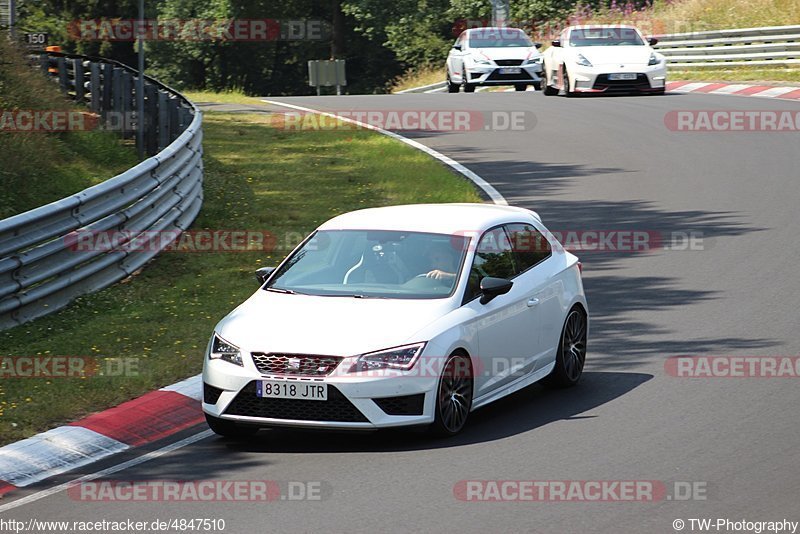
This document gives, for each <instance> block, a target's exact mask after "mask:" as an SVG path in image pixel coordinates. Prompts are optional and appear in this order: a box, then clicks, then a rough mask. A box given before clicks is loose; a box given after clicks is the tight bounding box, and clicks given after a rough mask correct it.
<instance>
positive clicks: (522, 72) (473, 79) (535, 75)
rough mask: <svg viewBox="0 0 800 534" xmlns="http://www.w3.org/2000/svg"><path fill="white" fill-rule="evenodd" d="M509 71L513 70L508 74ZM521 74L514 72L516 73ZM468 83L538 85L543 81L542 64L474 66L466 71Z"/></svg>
mask: <svg viewBox="0 0 800 534" xmlns="http://www.w3.org/2000/svg"><path fill="white" fill-rule="evenodd" d="M507 69H511V71H510V72H507ZM517 70H518V71H519V72H514V71H517ZM466 72H467V83H470V84H472V85H516V84H522V83H527V84H534V83H536V84H538V83H540V82H541V80H542V64H541V63H531V64H529V65H520V66H502V65H500V66H498V65H474V66H472V67H469V68H467V69H466Z"/></svg>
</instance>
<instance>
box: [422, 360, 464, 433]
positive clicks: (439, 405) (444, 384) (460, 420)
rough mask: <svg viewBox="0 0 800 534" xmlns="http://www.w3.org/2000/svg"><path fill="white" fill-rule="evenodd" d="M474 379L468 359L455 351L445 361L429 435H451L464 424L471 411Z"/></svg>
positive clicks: (437, 388) (457, 431)
mask: <svg viewBox="0 0 800 534" xmlns="http://www.w3.org/2000/svg"><path fill="white" fill-rule="evenodd" d="M473 383H474V377H473V373H472V362H471V361H470V359H469V356H467V355H466V354H463V353H460V352H454V353H453V354H451V355H450V356H449V357H448V358H447V360H446V361H445V364H444V367H443V368H442V375H441V376H440V377H439V383H438V385H437V386H436V406H435V410H436V413H435V416H434V420H433V424H432V425H431V432H432V433H433V434H434V435H437V436H440V437H449V436H454V435H456V434H458V433H459V432H461V430H462V429H463V428H464V426H465V425H466V424H467V419H468V418H469V412H470V410H471V409H472V396H473Z"/></svg>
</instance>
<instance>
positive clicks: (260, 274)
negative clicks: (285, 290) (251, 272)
mask: <svg viewBox="0 0 800 534" xmlns="http://www.w3.org/2000/svg"><path fill="white" fill-rule="evenodd" d="M274 271H275V267H262V268H260V269H257V270H256V280H258V285H260V286H263V285H264V282H266V281H267V278H269V275H271V274H272V273H273V272H274Z"/></svg>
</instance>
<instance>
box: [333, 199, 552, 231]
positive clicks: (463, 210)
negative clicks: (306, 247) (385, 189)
mask: <svg viewBox="0 0 800 534" xmlns="http://www.w3.org/2000/svg"><path fill="white" fill-rule="evenodd" d="M532 218H535V219H536V220H538V221H540V222H541V219H540V218H539V215H538V214H536V212H533V211H531V210H527V209H524V208H518V207H514V206H498V205H496V204H410V205H403V206H387V207H383V208H367V209H363V210H357V211H351V212H349V213H345V214H343V215H339V216H338V217H334V218H333V219H331V220H329V221H327V222H325V223H323V224H322V225H321V226H320V227H319V229H320V230H348V229H351V230H355V229H358V230H400V231H406V232H430V233H436V234H447V235H465V234H467V233H472V232H480V231H483V230H485V229H488V228H491V227H493V226H497V225H499V224H504V223H510V222H530V221H531V219H532Z"/></svg>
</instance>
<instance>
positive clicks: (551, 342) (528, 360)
mask: <svg viewBox="0 0 800 534" xmlns="http://www.w3.org/2000/svg"><path fill="white" fill-rule="evenodd" d="M257 276H258V277H259V280H260V281H261V287H260V288H259V290H258V291H256V292H255V293H254V294H253V295H252V296H251V297H250V298H249V299H247V300H246V301H245V302H244V303H243V304H241V305H240V306H239V307H237V308H236V309H235V310H233V311H232V312H231V313H230V314H229V315H228V316H227V317H225V318H224V319H222V320H221V321H220V322H219V324H218V325H217V326H216V328H215V330H214V333H213V335H212V336H211V340H210V341H209V344H208V348H207V352H206V355H205V359H204V367H203V404H202V406H203V411H204V412H205V414H206V419H207V421H208V424H209V426H210V427H211V429H212V430H214V432H216V433H218V434H221V435H225V436H242V435H247V434H250V433H253V432H255V431H256V430H257V429H258V428H259V427H270V426H295V427H314V428H337V429H376V428H382V427H396V426H404V425H431V426H432V429H433V430H434V431H435V432H436V433H438V434H440V435H450V434H455V433H457V432H459V431H460V430H461V429H462V428H463V427H464V424H465V423H466V421H467V418H468V416H469V413H470V412H471V411H472V410H474V409H476V408H479V407H481V406H484V405H486V404H488V403H490V402H492V401H495V400H497V399H499V398H501V397H504V396H506V395H508V394H510V393H513V392H514V391H517V390H519V389H521V388H524V387H526V386H528V385H530V384H532V383H534V382H536V381H539V380H542V379H547V381H549V382H550V383H553V384H556V385H561V386H570V385H574V384H575V383H577V382H578V380H579V379H580V377H581V374H582V371H583V366H584V361H585V357H586V342H587V333H588V327H589V322H588V307H587V304H586V299H585V297H584V292H583V284H582V281H581V272H580V263H579V262H578V258H577V257H575V256H574V255H572V254H571V253H569V252H568V251H565V250H564V248H563V247H562V246H561V244H560V243H559V242H558V241H557V240H555V239H554V238H553V236H552V234H550V233H549V232H548V231H547V229H546V228H545V227H544V225H543V224H542V222H541V220H540V219H539V216H538V215H537V214H536V213H534V212H531V211H529V210H525V209H522V208H513V207H505V206H495V205H489V204H427V205H413V206H394V207H386V208H373V209H365V210H360V211H355V212H351V213H347V214H344V215H340V216H338V217H335V218H334V219H331V220H330V221H328V222H326V223H324V224H323V225H321V226H320V227H319V228H317V230H315V231H314V232H313V233H312V234H311V235H310V236H308V237H307V238H306V240H305V241H304V242H303V243H301V244H300V245H299V246H298V247H297V248H296V249H295V250H294V251H293V252H292V253H291V254H290V255H289V256H288V257H287V258H286V259H285V260H284V261H283V262H282V263H281V264H280V266H278V267H277V268H263V269H260V270H259V271H258V272H257Z"/></svg>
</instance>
